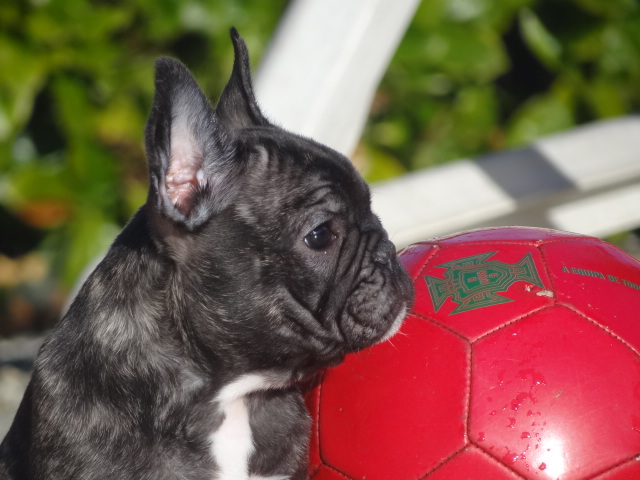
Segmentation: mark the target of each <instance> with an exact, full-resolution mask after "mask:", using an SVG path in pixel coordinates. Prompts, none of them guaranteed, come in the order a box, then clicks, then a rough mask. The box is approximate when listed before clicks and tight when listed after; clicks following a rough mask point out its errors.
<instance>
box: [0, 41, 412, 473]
mask: <svg viewBox="0 0 640 480" xmlns="http://www.w3.org/2000/svg"><path fill="white" fill-rule="evenodd" d="M231 36H232V40H233V45H234V48H235V63H234V67H233V73H232V75H231V78H230V80H229V83H228V84H227V86H226V88H225V89H224V91H223V93H222V95H221V97H220V101H219V103H218V106H217V108H216V109H215V110H214V109H213V108H212V107H211V105H210V104H209V102H208V101H207V99H206V98H205V96H204V94H203V93H202V91H201V90H200V88H199V87H198V85H197V84H196V82H195V80H194V79H193V77H192V76H191V75H190V73H189V72H188V71H187V69H186V68H185V67H184V66H183V65H182V64H181V63H180V62H178V61H176V60H172V59H168V58H162V59H160V60H158V62H157V64H156V94H155V100H154V105H153V110H152V112H151V116H150V118H149V121H148V124H147V127H146V136H145V138H146V150H147V157H148V161H149V175H150V188H149V196H148V200H147V203H146V204H145V205H144V206H143V207H142V208H141V209H140V210H139V211H138V213H137V214H136V215H135V216H134V217H133V219H132V220H131V221H130V223H129V224H128V225H127V226H126V228H125V229H124V230H123V232H122V233H121V234H120V236H119V237H118V238H117V240H116V241H115V243H114V244H113V246H112V247H111V249H110V250H109V252H108V253H107V255H106V257H105V258H104V260H103V261H102V262H101V263H100V264H99V265H98V267H97V268H96V270H95V271H94V272H93V273H92V274H91V276H90V277H89V278H88V280H87V281H86V283H85V285H84V286H83V288H82V290H81V291H80V293H79V294H78V296H77V297H76V299H75V301H74V302H73V304H72V305H71V307H70V309H69V311H68V313H67V314H66V316H65V317H64V318H63V319H62V321H61V322H60V324H59V325H58V326H57V328H56V329H55V330H54V331H53V333H52V334H51V335H50V336H49V337H48V339H47V340H46V342H45V343H44V345H43V346H42V349H41V351H40V353H39V355H38V357H37V359H36V362H35V370H34V373H33V378H32V380H31V383H30V384H29V387H28V388H27V391H26V393H25V396H24V400H23V401H22V404H21V406H20V409H19V411H18V413H17V415H16V418H15V421H14V423H13V426H12V427H11V429H10V431H9V433H8V435H7V437H6V438H5V440H4V441H3V443H2V446H1V447H0V478H3V479H7V478H8V479H13V480H23V479H29V480H32V479H42V480H44V479H47V480H51V479H65V480H69V479H91V480H97V479H108V480H116V479H149V480H162V479H181V480H186V479H202V480H204V479H207V480H212V479H222V480H245V479H271V480H275V479H303V478H305V477H306V468H307V467H306V456H307V436H308V428H309V417H308V414H307V412H306V411H305V408H304V405H303V402H302V396H301V394H300V392H299V389H298V388H297V387H296V383H297V382H299V381H300V380H301V379H304V378H306V377H308V376H309V375H311V374H312V373H314V372H316V371H317V370H318V369H320V368H323V367H326V366H329V365H335V364H337V363H338V362H340V361H341V360H342V358H343V356H344V355H345V354H346V353H348V352H353V351H356V350H359V349H361V348H364V347H367V346H370V345H373V344H375V343H378V342H380V341H383V340H385V339H387V338H389V337H390V336H391V335H393V334H394V333H395V332H396V331H397V329H398V328H399V326H400V324H401V322H402V318H403V316H404V314H405V312H406V311H407V308H409V307H410V305H411V303H412V301H413V291H412V287H411V282H410V280H409V278H408V276H407V274H406V273H405V271H404V270H403V269H402V267H401V266H400V265H399V263H398V261H397V259H396V256H395V251H394V248H393V245H392V244H391V242H390V241H389V239H388V237H387V234H386V233H385V231H384V229H383V228H382V226H381V225H380V222H379V221H378V219H377V218H376V216H375V215H374V214H373V213H372V212H371V209H370V198H369V191H368V188H367V185H366V184H365V182H364V181H363V180H362V178H361V177H360V176H359V175H358V173H357V172H356V170H355V169H354V168H353V166H352V165H351V163H350V162H349V161H348V160H347V159H346V158H345V157H344V156H342V155H340V154H338V153H337V152H335V151H333V150H331V149H330V148H327V147H325V146H323V145H319V144H318V143H316V142H314V141H312V140H309V139H307V138H302V137H300V136H297V135H294V134H292V133H289V132H287V131H284V130H283V129H281V128H279V127H277V126H275V125H273V124H271V123H269V121H267V119H265V117H264V116H263V115H262V113H261V112H260V110H259V108H258V105H257V104H256V101H255V98H254V94H253V91H252V87H251V78H250V72H249V60H248V54H247V50H246V46H245V44H244V42H243V40H242V39H241V38H240V36H239V35H238V33H237V32H236V31H235V30H232V35H231ZM285 93H286V92H285Z"/></svg>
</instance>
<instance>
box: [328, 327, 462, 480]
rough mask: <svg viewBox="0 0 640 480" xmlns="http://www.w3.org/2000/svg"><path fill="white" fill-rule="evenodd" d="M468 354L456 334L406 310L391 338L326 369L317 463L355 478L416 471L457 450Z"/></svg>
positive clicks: (406, 474)
mask: <svg viewBox="0 0 640 480" xmlns="http://www.w3.org/2000/svg"><path fill="white" fill-rule="evenodd" d="M399 352H402V354H401V355H400V354H399ZM468 354H469V346H468V344H466V342H464V340H463V339H461V338H460V337H458V336H457V335H454V334H453V333H451V332H448V331H446V330H444V329H441V328H439V327H438V326H436V325H433V324H431V323H429V322H426V321H424V320H422V319H420V318H418V317H415V316H409V317H408V318H407V320H406V321H405V323H404V325H403V328H402V331H401V333H400V334H398V335H396V336H395V337H394V339H393V341H391V342H387V343H384V344H381V345H378V346H376V347H374V348H372V349H369V350H366V351H364V352H360V353H359V354H356V355H350V356H348V357H347V359H346V360H345V362H344V363H343V364H342V365H341V366H340V367H339V368H335V369H329V370H327V372H326V376H325V378H324V380H323V383H322V385H321V388H320V392H319V402H320V406H319V409H318V415H317V418H318V425H317V428H318V438H319V441H320V457H321V459H322V462H323V463H324V464H326V465H329V466H331V467H333V468H335V469H336V470H338V471H339V472H342V473H344V474H345V475H347V476H349V477H350V478H354V479H356V478H362V477H363V476H366V478H367V479H369V480H378V479H379V480H389V479H390V478H419V477H420V476H422V475H423V474H425V473H426V472H428V471H429V470H431V469H433V468H435V466H436V465H438V464H439V463H440V462H441V461H442V460H443V459H444V458H447V457H448V456H449V455H451V453H452V452H455V451H457V450H460V449H461V448H462V447H464V445H465V442H466V438H465V418H466V407H467V400H466V399H467V377H468V368H469V364H468ZM381 378H384V379H385V380H384V382H381V381H380V379H381ZM399 426H401V428H398V427H399Z"/></svg>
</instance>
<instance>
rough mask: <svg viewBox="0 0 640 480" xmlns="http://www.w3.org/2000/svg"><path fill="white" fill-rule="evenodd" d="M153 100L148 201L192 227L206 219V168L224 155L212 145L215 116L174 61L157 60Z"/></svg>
mask: <svg viewBox="0 0 640 480" xmlns="http://www.w3.org/2000/svg"><path fill="white" fill-rule="evenodd" d="M155 87H156V91H155V97H154V102H153V108H152V110H151V115H150V116H149V120H148V122H147V127H146V131H145V146H146V151H147V160H148V162H149V177H150V186H149V203H153V204H154V205H155V207H156V208H157V209H158V210H159V211H160V212H161V213H162V214H164V215H166V216H167V217H169V218H170V219H171V220H173V221H175V222H177V223H181V224H183V225H185V226H186V227H187V228H189V229H193V228H195V227H197V226H198V225H200V224H201V223H202V222H203V221H204V220H206V218H208V216H209V214H210V212H209V211H208V210H209V209H210V207H209V206H208V205H207V203H208V202H203V201H202V199H203V198H204V196H205V193H207V192H208V191H209V189H210V186H209V180H210V179H207V178H205V176H204V172H205V166H206V162H207V161H211V160H210V159H212V158H214V157H217V156H220V155H221V154H223V152H221V151H216V150H219V148H218V145H216V143H217V142H215V141H214V136H215V134H216V132H215V130H216V126H215V119H214V112H213V109H212V108H211V105H210V104H209V102H208V100H207V99H206V97H205V96H204V94H203V93H202V90H200V87H199V86H198V84H197V83H196V81H195V79H194V78H193V76H192V75H191V74H190V73H189V71H188V70H187V68H186V67H185V66H184V65H183V64H182V63H180V62H179V61H178V60H174V59H172V58H160V59H158V60H157V61H156V77H155Z"/></svg>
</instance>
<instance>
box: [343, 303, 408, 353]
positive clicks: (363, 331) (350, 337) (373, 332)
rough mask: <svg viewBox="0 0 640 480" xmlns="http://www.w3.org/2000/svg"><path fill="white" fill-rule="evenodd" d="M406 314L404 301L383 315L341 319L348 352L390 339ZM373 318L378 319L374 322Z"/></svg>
mask: <svg viewBox="0 0 640 480" xmlns="http://www.w3.org/2000/svg"><path fill="white" fill-rule="evenodd" d="M406 314H407V305H406V304H404V303H403V304H402V305H401V306H400V307H399V308H396V309H394V310H393V311H389V312H387V313H386V315H384V316H382V317H370V316H367V317H356V316H350V315H349V316H346V318H343V319H342V321H341V330H342V335H343V341H344V346H345V349H346V352H347V353H352V352H356V351H358V350H362V349H363V348H367V347H371V346H373V345H377V344H378V343H382V342H385V341H386V340H389V339H390V338H391V337H393V336H394V335H395V334H396V333H398V330H400V328H401V327H402V324H403V322H404V319H405V316H406ZM372 318H377V320H378V321H377V322H375V323H373V322H372Z"/></svg>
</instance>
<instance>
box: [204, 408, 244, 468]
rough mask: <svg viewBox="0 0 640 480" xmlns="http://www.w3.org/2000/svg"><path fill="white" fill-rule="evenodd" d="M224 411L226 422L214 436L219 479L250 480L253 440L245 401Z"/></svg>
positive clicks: (213, 443) (213, 441) (214, 456)
mask: <svg viewBox="0 0 640 480" xmlns="http://www.w3.org/2000/svg"><path fill="white" fill-rule="evenodd" d="M223 409H224V410H223V411H224V415H225V417H224V421H223V422H222V425H220V428H218V430H216V432H215V433H214V434H213V435H211V442H212V445H211V449H212V452H211V453H212V454H213V458H214V459H215V461H216V463H217V464H218V475H217V476H216V479H218V480H247V479H248V478H249V458H250V457H251V454H252V453H253V438H252V436H251V426H250V425H249V411H248V409H247V405H246V402H245V399H244V397H240V398H237V399H235V400H232V401H230V402H228V403H227V404H226V405H224V406H223Z"/></svg>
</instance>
